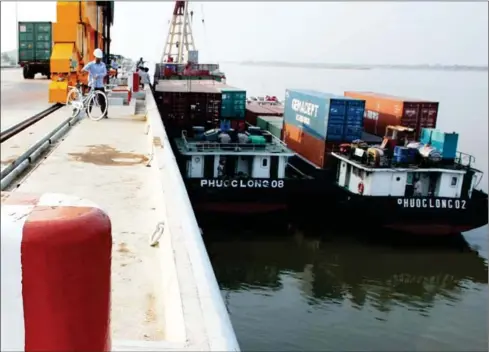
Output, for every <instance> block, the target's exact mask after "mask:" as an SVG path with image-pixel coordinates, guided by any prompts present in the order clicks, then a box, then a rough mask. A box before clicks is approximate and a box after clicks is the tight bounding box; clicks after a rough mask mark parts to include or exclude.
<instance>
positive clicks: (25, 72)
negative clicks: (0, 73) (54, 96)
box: [22, 66, 29, 79]
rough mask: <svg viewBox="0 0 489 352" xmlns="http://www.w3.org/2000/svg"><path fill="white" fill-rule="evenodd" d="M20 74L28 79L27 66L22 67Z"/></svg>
mask: <svg viewBox="0 0 489 352" xmlns="http://www.w3.org/2000/svg"><path fill="white" fill-rule="evenodd" d="M22 75H23V76H24V79H28V78H29V67H27V66H24V67H23V68H22Z"/></svg>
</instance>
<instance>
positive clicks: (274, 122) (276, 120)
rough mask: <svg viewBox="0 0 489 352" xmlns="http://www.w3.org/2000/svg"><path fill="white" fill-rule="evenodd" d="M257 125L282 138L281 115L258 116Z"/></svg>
mask: <svg viewBox="0 0 489 352" xmlns="http://www.w3.org/2000/svg"><path fill="white" fill-rule="evenodd" d="M256 122H257V123H256V125H257V126H258V127H260V128H261V129H262V130H266V131H268V132H270V133H271V134H272V135H273V136H275V137H277V138H279V139H282V127H283V123H284V121H283V118H281V117H279V116H258V118H257V120H256Z"/></svg>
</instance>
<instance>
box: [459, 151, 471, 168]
mask: <svg viewBox="0 0 489 352" xmlns="http://www.w3.org/2000/svg"><path fill="white" fill-rule="evenodd" d="M455 164H456V165H457V166H459V167H462V168H471V167H472V165H474V164H475V157H474V156H473V155H470V154H467V153H462V152H457V156H456V157H455Z"/></svg>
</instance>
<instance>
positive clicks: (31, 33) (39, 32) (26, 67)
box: [17, 22, 53, 79]
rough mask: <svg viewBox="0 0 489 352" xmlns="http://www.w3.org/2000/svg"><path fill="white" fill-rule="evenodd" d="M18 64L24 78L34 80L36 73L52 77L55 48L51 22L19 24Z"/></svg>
mask: <svg viewBox="0 0 489 352" xmlns="http://www.w3.org/2000/svg"><path fill="white" fill-rule="evenodd" d="M18 40H19V42H18V48H19V49H18V53H17V54H18V62H19V64H20V65H21V66H22V68H23V75H24V78H28V79H32V78H34V76H35V75H36V73H41V74H43V75H44V76H47V77H49V76H50V60H51V52H52V48H53V39H52V23H51V22H19V24H18Z"/></svg>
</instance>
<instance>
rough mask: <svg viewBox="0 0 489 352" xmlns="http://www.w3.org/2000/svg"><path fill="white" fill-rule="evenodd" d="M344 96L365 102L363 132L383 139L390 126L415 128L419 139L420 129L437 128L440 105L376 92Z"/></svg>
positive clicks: (352, 93) (346, 93)
mask: <svg viewBox="0 0 489 352" xmlns="http://www.w3.org/2000/svg"><path fill="white" fill-rule="evenodd" d="M345 96H346V97H350V98H357V99H362V100H365V116H364V120H363V126H364V127H363V129H364V131H365V132H368V133H372V134H374V135H376V136H379V137H383V136H384V134H385V130H386V127H387V126H389V125H400V126H404V127H410V128H413V129H415V130H416V138H417V137H419V136H420V133H421V128H423V127H426V128H436V121H437V117H438V107H439V103H438V102H432V101H426V100H421V99H410V98H403V97H396V96H393V95H388V94H381V93H374V92H345Z"/></svg>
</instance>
